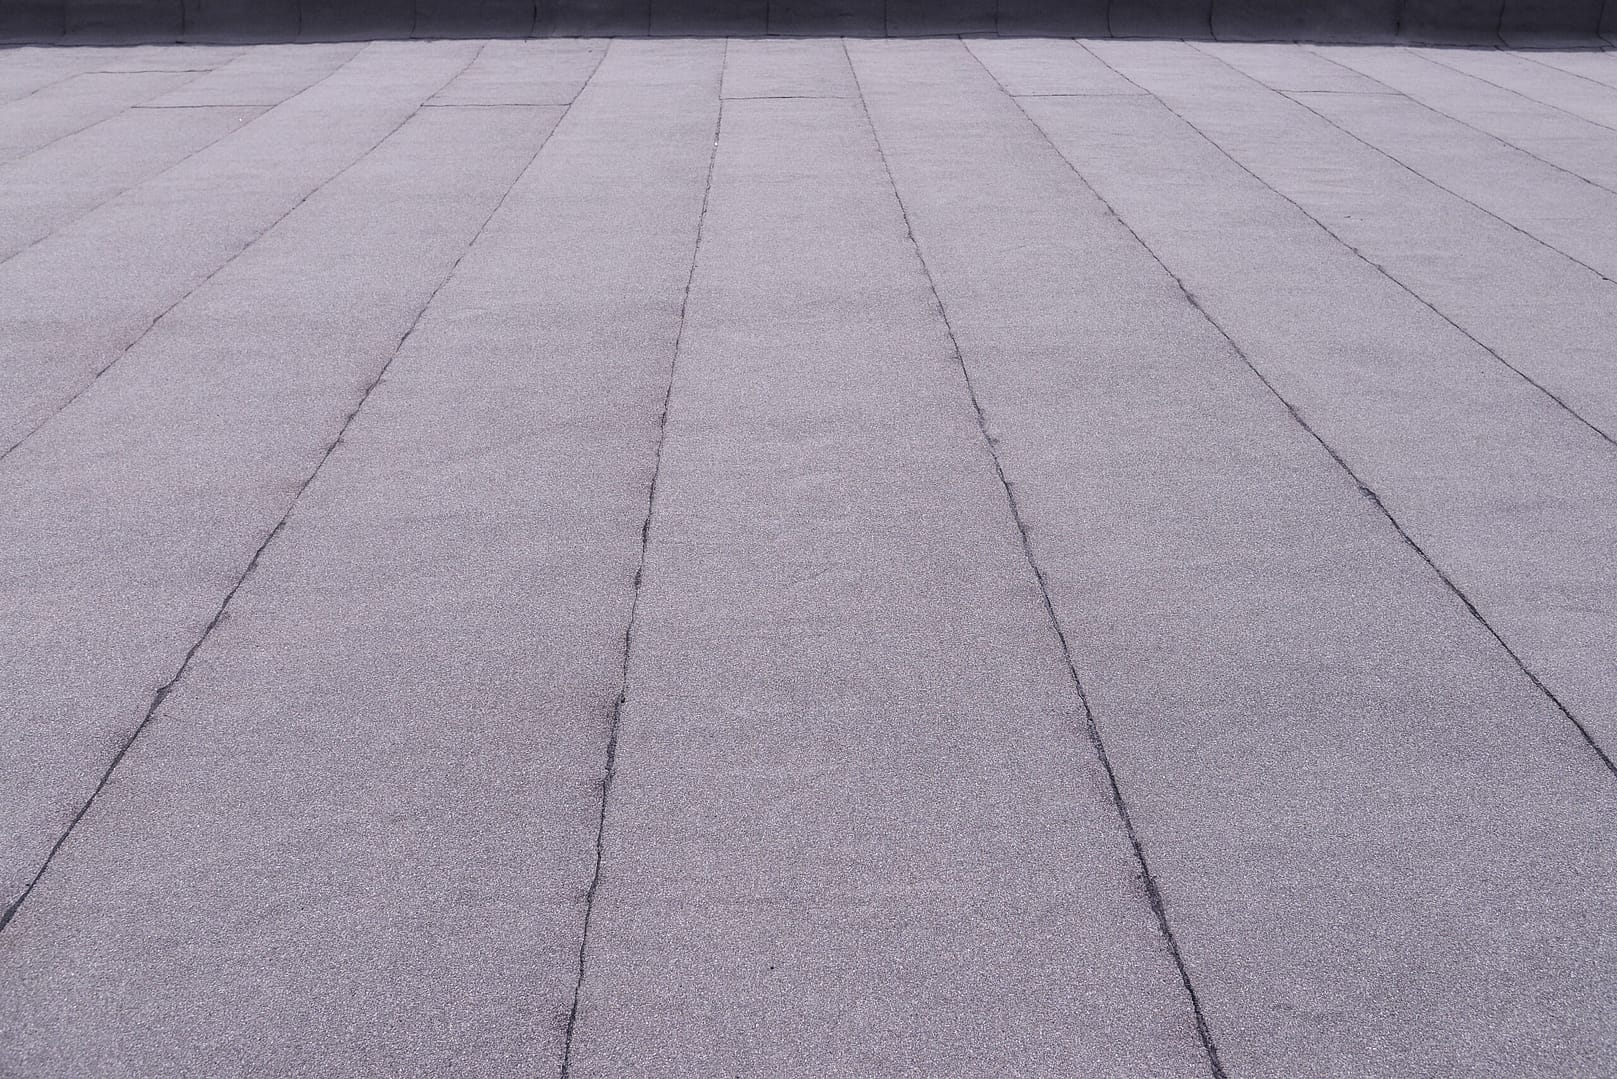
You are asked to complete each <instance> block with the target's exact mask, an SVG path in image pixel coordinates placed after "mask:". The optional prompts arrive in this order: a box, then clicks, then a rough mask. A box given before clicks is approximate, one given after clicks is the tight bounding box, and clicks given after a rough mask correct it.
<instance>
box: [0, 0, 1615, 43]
mask: <svg viewBox="0 0 1617 1079" xmlns="http://www.w3.org/2000/svg"><path fill="white" fill-rule="evenodd" d="M1602 32H1604V33H1606V34H1617V0H0V41H13V42H15V41H63V42H75V41H77V42H85V43H91V42H112V43H117V42H125V41H240V40H261V41H297V40H309V41H319V40H334V39H345V38H369V37H382V38H402V37H529V36H541V37H543V36H593V35H686V34H688V35H712V34H733V35H763V34H803V35H819V34H848V35H860V36H893V37H903V36H912V35H938V34H996V33H997V34H1004V35H1019V34H1020V35H1062V36H1067V35H1072V36H1081V37H1108V36H1111V37H1191V38H1217V39H1230V40H1258V41H1262V40H1319V41H1343V40H1348V41H1365V42H1375V41H1390V40H1408V41H1425V42H1453V43H1459V44H1501V43H1503V44H1512V45H1532V44H1542V43H1557V42H1567V43H1573V44H1579V43H1581V44H1599V43H1600V41H1599V39H1598V37H1597V35H1599V34H1601V33H1602Z"/></svg>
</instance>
